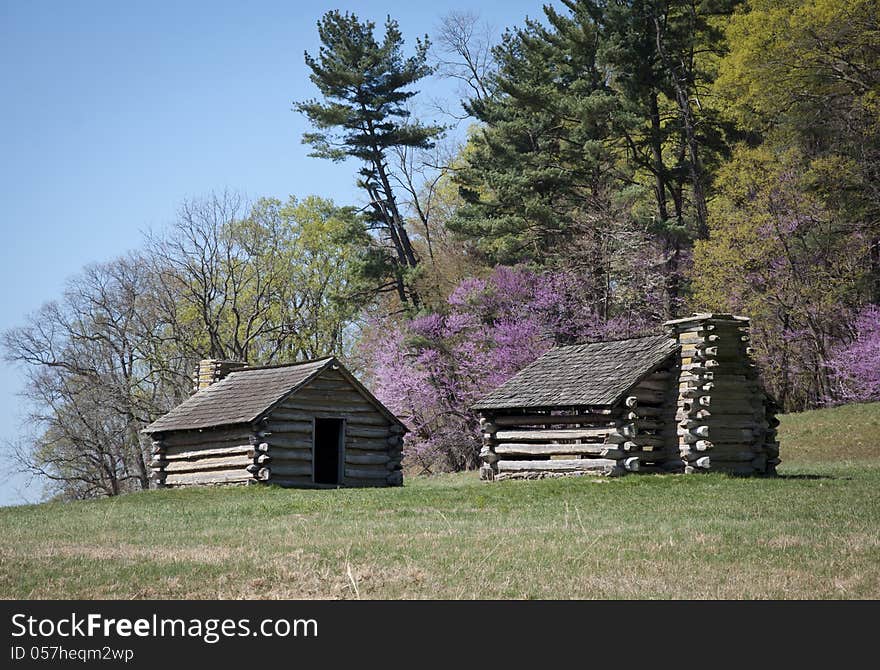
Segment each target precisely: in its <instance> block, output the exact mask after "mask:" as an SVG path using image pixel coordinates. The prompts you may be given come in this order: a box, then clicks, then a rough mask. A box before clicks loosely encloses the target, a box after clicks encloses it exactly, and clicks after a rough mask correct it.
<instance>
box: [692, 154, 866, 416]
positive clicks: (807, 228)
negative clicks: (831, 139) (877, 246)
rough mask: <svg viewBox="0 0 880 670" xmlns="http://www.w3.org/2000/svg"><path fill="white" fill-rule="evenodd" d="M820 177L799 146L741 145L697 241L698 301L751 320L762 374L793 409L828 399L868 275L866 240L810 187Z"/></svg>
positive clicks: (724, 173)
mask: <svg viewBox="0 0 880 670" xmlns="http://www.w3.org/2000/svg"><path fill="white" fill-rule="evenodd" d="M814 178H815V175H814V174H812V173H811V172H810V171H809V170H808V169H805V168H804V162H803V156H802V155H800V154H799V153H798V152H797V150H789V151H788V152H784V153H777V152H775V151H774V150H773V149H772V148H769V147H759V148H756V149H749V148H745V147H743V148H741V149H739V150H738V151H736V152H735V154H734V156H733V158H732V160H731V161H730V162H729V163H728V164H727V165H726V166H725V167H724V168H723V169H722V170H721V171H720V173H719V175H718V180H717V182H716V185H717V188H718V191H719V195H718V196H717V198H716V199H715V200H714V202H713V203H712V210H711V211H712V233H711V236H710V237H709V239H708V240H700V241H697V242H696V245H695V248H694V276H693V298H692V300H693V302H694V306H695V307H697V308H698V309H708V310H718V311H733V312H736V313H742V314H748V315H750V316H751V317H752V320H753V337H754V345H755V348H756V350H757V355H758V358H759V360H760V361H761V363H762V365H763V367H764V370H765V373H766V374H765V377H766V379H767V380H768V382H769V384H770V387H771V391H773V392H774V393H775V394H776V395H777V397H778V398H779V400H780V401H781V402H782V403H783V405H784V406H785V407H786V408H790V409H797V408H804V407H807V406H810V405H812V404H815V403H818V402H821V401H823V400H825V399H826V398H828V397H829V395H830V388H829V383H828V377H827V374H826V372H825V368H824V362H825V360H826V359H827V356H828V351H829V347H830V346H831V344H832V343H833V342H834V341H836V340H837V339H839V338H840V337H841V336H842V335H845V324H846V322H847V317H848V314H849V312H850V310H851V309H852V308H855V307H856V306H857V305H858V304H859V302H860V300H861V295H862V293H863V291H862V286H863V284H864V280H865V277H866V275H867V273H868V269H867V266H866V265H865V264H864V262H863V260H864V258H865V256H866V253H867V245H866V243H865V240H864V238H863V237H862V236H861V235H860V234H859V233H858V232H857V231H854V230H853V229H852V228H851V227H850V226H848V225H847V223H846V222H845V221H842V220H841V219H840V218H839V217H837V216H836V215H835V214H834V213H833V212H832V211H831V210H830V209H829V208H828V207H826V206H825V204H824V203H823V201H822V199H821V198H820V197H818V196H817V195H815V194H813V193H811V191H810V188H809V184H810V182H811V181H812V180H813V179H814Z"/></svg>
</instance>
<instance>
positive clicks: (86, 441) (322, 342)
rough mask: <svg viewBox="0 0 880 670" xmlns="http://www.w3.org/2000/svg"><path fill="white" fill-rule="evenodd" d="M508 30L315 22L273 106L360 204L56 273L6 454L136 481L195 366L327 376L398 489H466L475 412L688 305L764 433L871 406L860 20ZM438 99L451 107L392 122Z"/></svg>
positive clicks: (878, 349) (877, 75)
mask: <svg viewBox="0 0 880 670" xmlns="http://www.w3.org/2000/svg"><path fill="white" fill-rule="evenodd" d="M533 15H534V16H535V17H536V18H533V19H529V20H526V19H525V18H524V19H523V21H522V22H521V23H520V25H515V26H510V27H508V28H507V29H506V30H505V31H504V32H503V34H501V35H500V36H499V37H498V38H497V39H495V38H493V36H492V34H491V33H490V32H489V31H487V30H486V29H485V27H484V25H483V23H482V21H481V19H480V17H479V15H478V14H466V13H451V14H447V15H446V16H442V10H438V17H437V18H438V22H439V23H438V26H439V27H438V29H437V30H436V31H435V34H433V35H408V34H406V33H405V30H404V27H403V26H401V25H399V24H398V23H397V22H396V21H395V20H394V19H393V17H391V18H388V19H387V20H386V21H385V23H384V24H376V23H375V22H374V21H372V20H371V18H370V17H358V16H355V15H352V14H346V13H341V12H338V11H331V12H328V13H327V14H326V15H325V16H324V17H323V18H322V19H321V21H320V22H319V25H318V26H317V31H318V36H319V38H320V43H321V47H320V49H319V50H318V51H317V52H313V53H306V54H305V62H306V65H307V66H308V69H309V71H310V72H311V80H312V82H313V84H314V95H315V97H314V99H310V100H299V101H296V102H295V104H294V111H293V112H292V113H296V114H301V115H303V116H304V118H306V119H307V120H308V121H309V122H310V124H311V126H312V131H310V132H309V133H307V134H306V135H305V136H304V137H303V142H304V143H306V144H307V145H309V147H310V148H311V150H312V156H313V157H314V158H313V160H316V161H317V160H333V161H347V162H346V163H345V164H346V165H351V166H352V172H351V180H352V181H353V182H356V183H357V185H358V188H359V190H360V192H361V194H362V195H361V199H360V200H358V201H357V202H346V203H335V202H332V201H330V200H329V199H327V198H326V197H325V196H326V194H320V193H318V194H296V195H295V196H291V197H290V198H289V199H288V200H284V201H282V200H279V199H277V198H269V197H267V198H259V199H256V200H253V201H245V200H244V199H243V198H242V197H240V196H238V195H236V194H234V193H230V192H218V193H214V194H209V195H206V196H205V197H204V198H200V199H194V200H191V201H188V202H185V203H182V204H181V205H180V210H179V216H178V218H177V220H176V221H174V222H173V223H172V224H171V225H169V226H168V227H167V229H166V230H163V231H161V232H158V233H155V234H152V235H149V236H147V237H146V238H145V239H144V241H143V244H142V246H141V248H140V249H139V250H137V251H136V252H133V253H132V254H129V255H127V256H124V257H120V258H118V259H116V260H113V261H110V262H106V263H100V264H95V265H92V266H89V267H87V268H85V269H83V271H82V272H81V273H80V275H78V276H76V277H74V278H72V279H71V281H70V282H69V285H68V288H67V290H66V291H65V292H64V294H63V295H61V296H57V297H56V298H55V299H54V300H52V301H50V302H47V303H46V304H45V305H44V306H43V307H42V308H40V309H38V310H37V311H35V312H34V313H33V315H32V316H31V317H30V318H28V319H27V321H26V322H25V323H23V324H22V325H21V327H19V328H16V329H13V330H10V331H8V332H6V333H4V335H3V339H2V345H3V350H4V353H5V356H6V359H7V360H8V361H11V362H15V363H17V364H19V365H20V366H21V367H22V369H24V370H25V373H26V376H27V386H26V394H27V397H28V400H29V403H30V408H31V415H30V417H29V418H28V421H27V424H26V428H25V429H24V432H23V434H22V435H21V437H20V438H19V439H18V440H16V441H14V443H13V444H10V445H9V452H10V453H9V454H8V457H9V458H11V459H13V460H14V461H15V463H16V464H17V467H20V468H25V469H27V470H29V471H31V472H33V473H35V474H37V475H39V476H40V477H42V478H43V479H44V480H45V481H47V482H48V484H49V487H48V493H49V494H51V495H57V496H59V497H61V498H65V499H71V498H88V497H100V496H111V495H116V494H119V493H124V492H129V491H134V490H138V489H143V488H148V486H149V480H148V469H147V467H146V464H145V463H146V452H147V447H146V445H145V444H144V443H143V442H142V439H141V436H140V435H139V431H140V429H141V428H143V427H144V426H145V425H146V424H147V423H149V422H150V421H152V420H154V419H155V418H156V417H158V416H159V415H161V414H162V413H164V412H165V411H167V410H168V409H169V408H170V407H172V406H173V405H174V404H176V403H178V402H179V401H180V400H182V399H183V398H185V397H186V396H187V395H188V394H189V393H190V392H191V375H192V372H193V370H194V368H195V365H196V363H197V361H198V360H199V359H201V358H209V357H210V358H219V359H234V360H246V361H249V362H250V363H277V362H292V361H295V360H299V359H304V358H311V357H317V356H321V355H325V354H330V353H334V354H338V355H341V356H342V357H343V358H345V359H346V360H347V361H348V362H350V363H351V364H352V367H353V369H355V370H356V371H357V372H358V374H359V375H360V376H361V377H362V378H363V379H364V381H365V382H366V383H367V384H368V385H369V386H370V387H371V388H372V389H373V390H374V391H375V392H376V394H377V395H378V397H379V398H380V399H381V400H382V401H383V402H385V403H386V404H387V405H388V407H389V408H391V409H392V410H393V411H395V413H397V414H398V415H399V416H401V417H402V418H403V419H404V420H405V421H406V422H407V423H408V424H409V425H410V426H411V428H412V429H413V430H412V433H411V434H410V435H408V436H407V444H406V453H407V458H408V462H409V465H410V467H411V468H412V472H414V473H419V472H425V473H434V472H440V471H448V470H462V469H468V468H471V467H473V466H475V465H476V462H477V453H478V445H479V433H478V430H477V424H476V417H475V415H474V414H473V413H472V412H470V411H468V407H469V406H470V404H471V403H472V402H473V401H474V400H476V398H477V397H479V396H480V395H482V394H483V393H485V392H487V391H488V390H490V389H491V388H493V387H494V386H496V385H498V384H500V383H501V382H503V381H505V380H506V379H507V378H509V377H510V376H511V375H512V374H514V373H515V372H517V371H518V370H519V369H521V368H522V367H523V366H524V365H526V364H527V363H529V362H531V361H532V360H534V358H535V357H536V356H538V355H539V354H540V353H542V352H543V351H545V350H546V349H548V348H550V347H551V346H553V345H555V344H565V343H574V342H584V341H591V340H598V339H604V338H613V337H621V336H628V335H635V334H641V333H647V332H653V331H656V330H657V329H658V327H659V325H660V324H661V323H662V322H663V321H664V320H666V319H669V318H673V317H677V316H680V315H683V314H687V313H690V312H692V311H695V310H701V311H707V310H711V311H720V312H733V313H737V314H744V315H747V316H749V317H751V319H752V327H753V346H754V348H755V355H756V357H757V360H758V364H759V366H760V368H761V371H762V375H763V378H764V380H765V382H766V385H767V387H768V390H769V391H770V392H771V393H772V394H774V396H775V397H776V398H777V400H778V401H779V403H780V404H781V406H782V407H783V408H784V409H785V410H786V411H800V410H805V409H811V408H816V407H820V406H825V405H834V404H841V403H847V402H854V401H856V402H859V401H871V400H880V3H878V2H877V0H852V1H851V2H846V3H841V2H837V1H835V0H750V1H748V2H740V1H738V0H703V1H690V0H644V1H642V0H625V1H621V2H610V3H608V2H598V1H593V0H561V1H558V2H552V3H550V4H549V5H547V6H546V7H544V9H543V12H541V10H540V7H539V6H538V5H537V4H536V7H535V12H534V13H533ZM290 57H296V58H299V57H300V55H299V54H291V55H290ZM438 78H444V79H452V80H454V81H456V82H458V84H459V88H458V90H459V91H460V98H459V99H456V100H452V101H447V102H448V104H445V105H434V106H430V105H427V104H417V103H419V101H423V100H427V99H428V98H429V97H430V95H431V93H432V90H433V88H434V87H435V86H436V82H437V81H438ZM424 110H435V113H427V112H425V111H424ZM50 297H51V296H47V298H50ZM783 458H784V456H783Z"/></svg>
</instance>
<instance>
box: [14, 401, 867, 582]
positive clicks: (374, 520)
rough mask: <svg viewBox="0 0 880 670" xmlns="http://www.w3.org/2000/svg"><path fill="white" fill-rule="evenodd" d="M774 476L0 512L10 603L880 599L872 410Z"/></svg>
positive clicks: (796, 424) (803, 420)
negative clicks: (45, 600) (74, 600)
mask: <svg viewBox="0 0 880 670" xmlns="http://www.w3.org/2000/svg"><path fill="white" fill-rule="evenodd" d="M780 436H781V440H782V458H783V459H784V461H785V462H784V464H783V466H782V467H781V468H780V474H781V475H782V476H781V477H780V478H777V479H740V478H731V477H726V476H723V475H717V474H715V475H705V476H691V477H685V476H662V477H661V476H630V477H624V478H621V479H615V480H605V479H599V480H596V479H591V478H575V479H560V480H545V481H521V482H496V483H493V484H486V483H482V482H479V481H478V480H477V479H476V477H475V476H474V475H473V474H460V475H446V476H440V477H434V478H411V479H409V480H408V481H407V485H406V486H405V487H404V488H402V489H399V488H398V489H372V490H367V489H351V490H332V491H297V490H284V489H279V488H274V487H272V488H265V487H247V488H245V487H238V488H236V487H230V488H218V489H189V490H178V491H173V490H172V491H154V492H148V493H141V494H135V495H130V496H124V497H121V498H117V499H112V500H101V501H93V502H82V503H66V504H59V503H53V504H44V505H33V506H27V507H18V508H5V509H0V596H2V597H5V598H52V597H55V598H215V597H220V598H275V597H278V598H314V597H316V598H355V597H361V598H878V597H880V404H872V405H853V406H849V407H841V408H836V409H831V410H822V411H816V412H806V413H803V414H795V415H789V416H785V417H783V418H782V426H781V429H780Z"/></svg>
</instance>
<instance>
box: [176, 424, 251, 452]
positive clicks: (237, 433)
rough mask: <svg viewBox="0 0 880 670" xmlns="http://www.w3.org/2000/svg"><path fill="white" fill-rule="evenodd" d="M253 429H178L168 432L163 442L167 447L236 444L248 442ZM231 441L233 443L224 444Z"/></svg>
mask: <svg viewBox="0 0 880 670" xmlns="http://www.w3.org/2000/svg"><path fill="white" fill-rule="evenodd" d="M252 435H253V431H252V430H251V429H250V427H248V428H235V429H224V428H212V429H206V430H188V431H178V432H174V433H170V434H168V435H167V436H166V437H165V438H164V439H163V440H162V443H163V445H164V446H165V447H166V448H170V447H182V446H206V445H216V446H217V447H221V446H234V445H236V444H248V441H249V439H250V437H251V436H252ZM223 443H231V444H223Z"/></svg>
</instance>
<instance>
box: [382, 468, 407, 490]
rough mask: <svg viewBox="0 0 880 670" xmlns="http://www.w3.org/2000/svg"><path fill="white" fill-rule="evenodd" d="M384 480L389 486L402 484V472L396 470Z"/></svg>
mask: <svg viewBox="0 0 880 670" xmlns="http://www.w3.org/2000/svg"><path fill="white" fill-rule="evenodd" d="M385 482H386V483H387V484H388V485H389V486H403V472H401V471H400V470H396V471H395V472H392V473H391V474H389V475H388V476H387V477H386V478H385Z"/></svg>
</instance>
